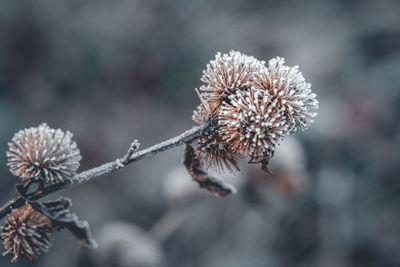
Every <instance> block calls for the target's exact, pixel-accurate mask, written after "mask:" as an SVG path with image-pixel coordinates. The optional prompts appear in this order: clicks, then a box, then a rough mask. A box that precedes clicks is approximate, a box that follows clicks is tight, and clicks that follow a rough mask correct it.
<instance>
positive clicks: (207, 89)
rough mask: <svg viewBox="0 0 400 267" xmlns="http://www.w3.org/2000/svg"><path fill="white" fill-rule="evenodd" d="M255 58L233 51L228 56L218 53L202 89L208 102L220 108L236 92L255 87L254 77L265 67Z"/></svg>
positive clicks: (205, 71) (204, 74) (203, 77)
mask: <svg viewBox="0 0 400 267" xmlns="http://www.w3.org/2000/svg"><path fill="white" fill-rule="evenodd" d="M263 63H264V62H261V61H259V60H257V59H256V58H254V57H251V56H246V55H244V54H242V53H240V52H238V51H233V50H231V51H230V52H229V53H228V54H223V55H221V53H217V55H216V56H215V59H214V60H212V61H210V63H209V64H207V69H206V70H204V71H203V76H202V78H201V81H202V82H204V83H206V85H205V86H202V87H200V90H201V91H203V92H204V93H205V96H206V98H207V101H209V102H215V103H213V104H212V105H215V106H219V105H220V104H221V103H222V101H223V100H226V98H227V97H228V96H229V95H231V94H234V93H235V92H236V91H246V90H247V89H249V88H250V87H252V85H253V79H254V75H255V74H256V73H257V72H258V71H259V70H260V69H261V68H262V67H263Z"/></svg>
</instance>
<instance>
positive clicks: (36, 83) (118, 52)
mask: <svg viewBox="0 0 400 267" xmlns="http://www.w3.org/2000/svg"><path fill="white" fill-rule="evenodd" d="M399 14H400V2H399V1H396V0H392V1H390V0H385V1H375V0H365V1H357V0H352V1H349V0H348V1H344V0H333V1H329V0H314V1H312V0H310V1H295V0H289V1H278V0H268V1H263V0H233V1H229V2H228V1H212V0H205V1H178V0H171V1H161V0H129V1H128V0H114V1H105V0H97V1H78V0H68V1H66V0H65V1H63V0H62V1H50V0H37V1H11V0H5V1H1V2H0V125H1V127H0V151H2V152H1V153H0V163H1V164H0V176H1V179H0V202H1V203H4V202H6V201H7V200H8V199H10V198H11V197H13V196H14V194H15V193H14V189H13V188H14V184H15V183H16V182H17V181H18V179H17V177H14V176H13V175H12V174H11V173H10V172H9V171H8V169H7V167H6V162H7V159H6V156H5V152H6V150H7V142H8V141H9V140H11V138H12V136H13V134H14V133H15V132H16V131H18V130H19V129H21V128H26V127H31V126H37V125H39V124H40V123H41V122H48V124H49V125H50V126H51V127H54V128H61V129H64V130H66V129H68V130H70V131H71V132H73V133H74V134H75V137H74V138H75V140H76V141H77V143H78V145H79V148H80V149H81V153H82V155H83V157H84V158H83V160H82V162H81V170H85V169H88V168H91V167H94V166H97V165H99V164H101V163H104V162H106V161H110V160H113V159H115V158H116V157H119V156H121V155H122V154H123V153H125V151H126V149H127V148H128V146H129V144H130V142H131V141H133V139H138V140H139V141H140V143H141V147H142V148H144V147H148V146H150V145H152V144H155V143H156V142H159V141H163V140H165V139H168V138H170V137H172V136H175V135H177V134H179V133H181V132H183V131H184V130H186V129H187V128H190V127H191V126H192V122H191V116H192V112H193V109H194V108H195V106H196V105H197V104H198V103H199V100H198V98H197V96H196V93H195V91H194V88H196V87H199V86H200V85H201V82H200V80H199V79H200V77H201V74H202V70H203V69H204V68H205V66H206V64H207V63H208V61H209V60H211V59H213V58H214V55H215V54H216V52H218V51H221V52H228V51H229V50H230V49H235V50H239V51H241V52H242V53H245V54H248V55H253V56H255V57H257V58H259V59H264V60H268V59H270V58H272V57H275V56H282V57H285V58H286V61H287V64H288V65H299V66H300V70H301V71H302V72H303V74H304V76H305V77H306V79H307V81H309V82H311V83H312V85H313V90H314V91H315V92H316V93H317V94H318V99H319V100H320V109H319V115H318V117H317V118H316V122H315V123H314V124H313V125H312V126H311V128H310V129H309V130H308V131H306V132H304V133H301V134H296V135H294V136H292V137H290V138H287V139H286V141H285V142H283V144H282V145H281V146H279V147H278V148H277V149H276V156H275V157H274V159H273V160H272V163H271V168H272V170H273V171H274V173H275V174H274V175H272V176H270V175H268V174H266V173H262V172H261V171H259V166H249V165H247V164H246V163H245V162H242V164H241V168H242V171H241V172H240V173H236V174H224V175H223V176H224V177H225V179H227V180H228V181H230V182H232V183H234V184H235V185H236V186H237V188H238V193H237V194H236V195H233V196H229V197H226V198H216V197H214V196H212V195H210V194H209V193H207V192H205V191H203V190H200V189H199V188H198V187H197V185H196V184H194V183H193V182H192V181H191V178H190V176H189V175H188V174H187V173H186V171H185V169H184V167H183V166H182V164H181V158H182V147H179V148H176V149H173V150H170V151H167V152H164V153H162V154H158V155H157V156H154V157H152V158H149V159H146V160H142V161H140V162H137V163H135V164H132V165H130V166H129V167H127V168H125V169H123V170H120V171H118V172H116V173H113V174H110V175H107V176H103V177H99V178H98V179H96V180H95V181H93V182H91V183H89V184H85V185H83V186H80V187H78V188H73V189H69V190H67V191H65V192H62V195H64V196H68V197H71V198H72V199H73V203H74V206H73V211H74V212H76V213H77V214H78V215H79V216H80V218H81V219H84V220H88V221H89V222H90V225H91V228H92V231H93V234H94V237H95V239H96V240H97V242H98V243H99V248H98V249H97V250H89V249H81V248H80V247H79V246H78V244H77V241H76V240H75V238H74V237H73V236H72V235H71V234H70V233H67V232H65V231H63V232H60V233H58V234H57V235H56V239H55V242H54V246H53V247H52V248H51V250H50V252H49V253H46V254H44V255H42V256H41V257H40V258H39V259H38V260H37V261H35V262H33V263H28V262H27V261H26V260H24V259H19V260H18V262H17V263H16V264H10V263H9V257H8V256H7V257H0V266H43V267H53V266H58V267H71V266H82V267H83V266H88V267H91V266H93V267H94V266H100V267H101V266H117V267H119V266H128V267H129V266H134V267H138V266H140V267H152V266H160V267H167V266H174V267H175V266H193V267H225V266H233V267H238V266H246V267H253V266H254V267H258V266H263V267H264V266H265V267H269V266H271V267H280V266H285V267H291V266H293V267H295V266H296V267H300V266H304V267H312V266H315V267H319V266H323V267H331V266H332V267H336V266H345V267H367V266H377V267H378V266H379V267H396V266H397V267H398V266H400V253H399V251H400V226H399V223H398V222H399V221H400V179H399V172H400V164H399V163H400V152H399V147H400V131H399V123H398V120H399V119H398V116H399V114H400V15H399ZM55 197H57V196H52V197H51V198H55Z"/></svg>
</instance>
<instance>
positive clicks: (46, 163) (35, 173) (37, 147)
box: [7, 123, 82, 184]
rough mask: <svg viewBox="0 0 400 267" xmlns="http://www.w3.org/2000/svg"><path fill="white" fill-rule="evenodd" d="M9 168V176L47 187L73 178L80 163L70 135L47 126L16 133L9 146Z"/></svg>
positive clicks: (79, 157)
mask: <svg viewBox="0 0 400 267" xmlns="http://www.w3.org/2000/svg"><path fill="white" fill-rule="evenodd" d="M8 146H9V151H8V152H7V157H8V166H9V167H10V171H11V173H12V174H14V175H16V176H18V177H20V178H22V179H24V180H28V179H33V180H39V181H42V182H44V183H46V184H55V183H59V182H62V181H64V180H66V179H68V178H70V177H71V176H73V175H74V174H75V172H76V170H77V169H78V167H79V161H80V160H81V158H82V157H81V155H80V151H79V149H78V147H77V145H76V143H75V142H73V141H72V133H70V132H69V131H67V132H63V131H62V130H60V129H52V128H50V127H49V126H48V125H47V124H46V123H43V124H41V125H39V126H38V127H31V128H27V129H24V130H20V131H19V132H17V133H16V134H15V135H14V137H13V138H12V142H9V143H8Z"/></svg>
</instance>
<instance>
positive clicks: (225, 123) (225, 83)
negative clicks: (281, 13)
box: [0, 51, 318, 261]
mask: <svg viewBox="0 0 400 267" xmlns="http://www.w3.org/2000/svg"><path fill="white" fill-rule="evenodd" d="M284 63H285V61H284V59H283V58H279V57H277V58H274V59H271V60H269V62H268V63H266V62H264V61H260V60H258V59H256V58H254V57H250V56H246V55H244V54H241V53H240V52H237V51H230V52H229V53H228V54H221V53H218V54H217V55H216V57H215V59H214V60H211V61H210V63H209V64H208V65H207V67H206V70H204V71H203V76H202V78H201V81H202V82H204V84H203V85H202V86H201V87H200V89H199V90H197V89H196V92H197V94H198V96H199V98H200V104H199V106H198V107H197V108H196V110H195V111H194V114H193V121H194V122H195V124H196V125H195V126H194V127H192V128H191V129H189V130H187V131H185V132H184V133H182V134H180V135H178V136H177V137H174V138H172V139H169V140H167V141H164V142H162V143H159V144H156V145H153V146H151V147H149V148H146V149H143V150H139V143H138V141H136V140H135V141H134V142H133V143H132V144H131V146H130V148H129V149H128V151H127V153H126V154H125V155H123V156H122V157H121V158H117V159H116V160H114V161H112V162H108V163H105V164H103V165H101V166H99V167H95V168H93V169H90V170H87V171H83V172H80V173H76V171H77V169H78V167H79V161H80V160H81V158H82V157H81V155H80V151H79V149H78V147H77V144H76V143H75V142H74V141H72V134H71V133H70V132H68V131H66V132H64V131H62V130H60V129H52V128H50V127H49V126H48V125H47V124H46V123H43V124H41V125H39V126H38V127H31V128H28V129H24V130H20V131H19V132H17V133H16V134H15V135H14V137H13V138H12V141H11V142H10V143H9V144H8V145H9V151H8V152H7V157H8V166H9V167H10V171H11V173H12V174H14V175H15V176H17V177H19V178H21V179H22V181H23V182H22V183H21V184H17V186H16V191H17V196H16V197H15V198H14V199H12V200H10V201H9V202H8V203H6V204H5V205H4V206H3V207H1V208H0V218H4V217H5V222H4V226H3V227H2V232H1V237H2V239H3V243H4V247H5V252H4V253H3V254H4V255H6V254H11V255H12V261H15V260H17V258H18V257H21V256H23V257H25V258H27V259H28V260H33V259H35V258H36V257H37V256H38V255H39V254H41V253H43V252H46V251H47V250H48V249H49V248H50V246H51V242H52V238H53V235H54V233H55V232H57V231H59V230H61V229H67V230H69V231H71V232H72V233H73V234H74V235H75V236H76V237H77V238H78V240H79V241H80V243H81V244H82V245H84V246H89V247H96V242H95V241H94V240H93V238H92V237H91V233H90V230H89V225H88V223H87V222H86V221H80V220H79V219H78V217H77V215H75V214H74V213H72V212H71V211H70V206H71V201H70V200H69V199H65V198H61V199H58V200H54V201H50V202H43V201H41V199H42V198H43V197H46V196H48V195H50V194H52V193H54V192H58V191H61V190H64V189H66V188H69V187H72V186H76V185H80V184H82V183H85V182H88V181H90V180H92V179H94V178H96V177H98V176H101V175H104V174H106V173H110V172H113V171H116V170H118V169H121V168H123V167H125V166H127V165H129V164H130V163H132V162H135V161H138V160H141V159H143V158H146V157H149V156H151V155H155V154H157V153H160V152H163V151H165V150H167V149H170V148H173V147H177V146H180V145H185V149H184V159H183V163H184V165H185V167H186V169H187V170H188V172H189V174H190V175H191V176H192V178H193V180H194V181H195V182H196V183H197V184H198V185H199V186H200V187H201V188H204V189H206V190H208V191H210V192H211V193H213V194H214V195H216V196H226V195H229V194H231V193H234V192H235V191H236V190H235V188H234V187H233V186H232V185H230V184H228V183H226V182H225V181H223V180H221V179H219V178H218V177H214V176H211V175H209V174H208V172H207V169H208V167H209V166H215V167H216V168H217V169H219V170H220V171H223V170H228V171H234V170H239V165H238V159H239V158H243V157H247V158H248V159H249V163H260V164H261V169H262V170H264V171H267V172H270V170H269V168H268V163H269V161H270V159H271V158H272V157H273V155H274V151H275V148H276V146H277V145H279V143H280V142H281V141H282V140H283V139H284V138H285V136H286V135H289V134H292V133H295V132H296V131H298V130H305V129H307V128H308V126H309V125H310V124H311V123H312V122H313V120H312V118H313V117H314V116H316V110H317V109H318V101H317V99H316V95H315V94H314V93H312V91H311V84H309V83H307V82H306V81H305V79H304V77H303V75H302V73H301V72H300V71H299V70H298V67H297V66H295V67H288V66H286V65H284ZM32 185H37V186H35V187H33V186H32ZM32 188H35V189H32Z"/></svg>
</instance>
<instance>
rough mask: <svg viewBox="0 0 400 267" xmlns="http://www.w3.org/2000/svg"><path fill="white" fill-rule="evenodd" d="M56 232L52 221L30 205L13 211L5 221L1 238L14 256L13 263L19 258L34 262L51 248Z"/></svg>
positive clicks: (8, 252) (7, 252) (7, 250)
mask: <svg viewBox="0 0 400 267" xmlns="http://www.w3.org/2000/svg"><path fill="white" fill-rule="evenodd" d="M53 232H54V230H53V228H52V225H51V221H50V219H48V218H47V217H45V216H43V215H42V214H41V213H40V212H38V211H36V210H34V209H33V208H32V207H31V206H30V205H29V204H25V205H24V206H22V207H21V208H19V209H16V210H13V211H12V212H11V213H10V214H9V215H7V217H6V219H5V225H4V226H3V227H2V233H1V237H2V238H3V244H4V247H5V249H6V251H5V252H4V253H3V255H6V254H12V255H13V256H14V257H13V258H12V260H11V262H14V261H16V260H17V258H18V257H19V256H24V257H26V258H27V259H28V260H34V259H35V257H36V256H38V255H40V254H41V253H43V252H46V251H48V249H49V248H50V247H51V241H50V238H51V234H52V233H53Z"/></svg>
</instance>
